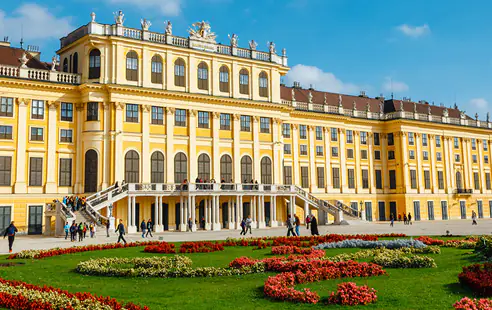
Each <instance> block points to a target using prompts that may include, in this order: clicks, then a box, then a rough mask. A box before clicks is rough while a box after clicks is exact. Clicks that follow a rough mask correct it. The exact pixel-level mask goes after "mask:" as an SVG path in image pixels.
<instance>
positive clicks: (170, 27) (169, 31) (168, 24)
mask: <svg viewBox="0 0 492 310" xmlns="http://www.w3.org/2000/svg"><path fill="white" fill-rule="evenodd" d="M164 24H166V35H168V36H172V35H173V24H171V21H170V20H168V21H166V22H164Z"/></svg>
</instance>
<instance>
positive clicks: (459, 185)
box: [456, 171, 463, 189]
mask: <svg viewBox="0 0 492 310" xmlns="http://www.w3.org/2000/svg"><path fill="white" fill-rule="evenodd" d="M456 188H457V189H462V188H463V183H462V179H461V172H459V171H457V172H456Z"/></svg>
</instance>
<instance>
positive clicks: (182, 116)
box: [174, 109, 188, 127]
mask: <svg viewBox="0 0 492 310" xmlns="http://www.w3.org/2000/svg"><path fill="white" fill-rule="evenodd" d="M187 116H188V112H187V111H186V110H185V109H176V110H175V111H174V126H176V127H186V126H187Z"/></svg>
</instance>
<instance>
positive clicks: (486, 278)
mask: <svg viewBox="0 0 492 310" xmlns="http://www.w3.org/2000/svg"><path fill="white" fill-rule="evenodd" d="M458 279H459V281H460V283H461V285H466V286H468V287H470V288H471V290H472V291H473V292H474V293H475V294H477V295H480V296H492V263H485V264H474V265H471V266H467V267H463V272H462V273H460V274H459V275H458Z"/></svg>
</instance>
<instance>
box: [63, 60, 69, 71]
mask: <svg viewBox="0 0 492 310" xmlns="http://www.w3.org/2000/svg"><path fill="white" fill-rule="evenodd" d="M62 70H63V72H68V59H67V58H65V59H63V69H62Z"/></svg>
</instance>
